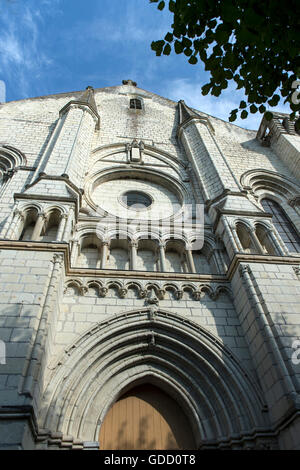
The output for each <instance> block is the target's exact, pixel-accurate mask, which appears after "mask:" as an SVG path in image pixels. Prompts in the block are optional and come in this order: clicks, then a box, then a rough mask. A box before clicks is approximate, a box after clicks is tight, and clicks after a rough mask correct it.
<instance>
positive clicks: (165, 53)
mask: <svg viewBox="0 0 300 470" xmlns="http://www.w3.org/2000/svg"><path fill="white" fill-rule="evenodd" d="M163 54H164V55H170V54H171V46H170V44H166V45H165V47H164V50H163Z"/></svg>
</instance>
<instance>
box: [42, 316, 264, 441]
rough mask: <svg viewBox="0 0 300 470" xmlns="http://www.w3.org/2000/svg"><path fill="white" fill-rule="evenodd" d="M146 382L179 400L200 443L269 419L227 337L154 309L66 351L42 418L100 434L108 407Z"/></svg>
mask: <svg viewBox="0 0 300 470" xmlns="http://www.w3.org/2000/svg"><path fill="white" fill-rule="evenodd" d="M143 382H152V383H154V384H156V385H157V386H159V387H161V388H162V389H164V390H165V391H166V392H167V393H169V394H170V395H171V396H173V398H174V399H175V400H177V402H179V403H180V405H181V406H182V408H183V409H184V411H185V413H186V416H187V417H188V419H189V420H190V424H191V428H192V430H193V434H194V437H195V441H196V443H197V446H200V444H201V442H211V441H216V442H221V441H224V440H225V441H227V440H228V439H230V437H233V435H234V437H235V438H238V437H241V436H245V435H247V434H250V433H251V434H252V433H253V432H255V430H258V429H259V430H262V429H264V428H265V425H266V424H267V423H266V422H265V419H266V418H265V417H264V415H265V413H262V408H263V400H262V397H261V393H260V390H258V389H257V387H256V386H255V381H254V380H253V379H252V378H250V377H249V376H248V374H247V373H246V371H245V370H243V368H242V367H241V365H240V364H239V362H238V361H237V359H236V358H235V357H234V356H233V354H232V353H231V352H230V351H229V350H228V349H227V348H226V347H225V346H224V345H223V344H222V342H220V341H219V340H218V339H217V338H216V337H214V336H213V335H212V334H211V333H209V332H208V331H206V330H205V329H204V328H203V327H200V326H199V325H196V324H194V323H193V322H190V321H189V320H187V319H185V318H183V317H180V316H178V315H175V314H173V313H170V312H167V311H163V310H158V311H155V310H153V309H151V308H144V309H141V310H139V311H137V310H136V311H131V312H126V313H124V314H120V315H116V316H114V317H111V318H110V319H109V320H107V321H105V322H102V323H99V324H97V325H95V326H94V328H92V329H91V330H89V331H87V332H86V333H85V334H84V335H83V336H81V337H80V338H79V339H78V340H77V341H76V342H75V343H74V344H72V345H71V346H70V347H69V348H68V349H67V350H66V351H65V354H64V357H63V358H61V359H60V360H59V361H58V362H57V365H56V367H55V368H54V370H53V371H52V374H51V376H49V377H48V386H47V387H46V390H45V393H44V396H43V400H42V403H44V404H45V403H47V406H46V407H45V408H44V409H43V410H42V411H41V416H42V422H41V423H40V424H41V426H42V427H43V428H46V429H49V430H50V431H52V432H55V431H60V432H62V433H63V434H67V435H69V436H70V435H71V436H73V437H74V438H80V439H82V440H87V441H91V440H92V441H93V440H97V438H98V432H99V428H100V426H101V423H102V421H103V419H104V417H105V414H106V412H107V411H108V409H109V407H110V406H111V405H112V404H113V403H114V402H115V401H116V400H117V399H118V397H119V396H120V395H121V394H122V393H124V391H126V390H128V389H130V388H131V387H133V386H135V385H137V384H140V383H143Z"/></svg>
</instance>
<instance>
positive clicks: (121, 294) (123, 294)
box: [119, 287, 128, 299]
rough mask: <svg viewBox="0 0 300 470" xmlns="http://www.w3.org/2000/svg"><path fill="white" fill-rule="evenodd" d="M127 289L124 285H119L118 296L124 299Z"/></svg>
mask: <svg viewBox="0 0 300 470" xmlns="http://www.w3.org/2000/svg"><path fill="white" fill-rule="evenodd" d="M127 292H128V291H127V289H126V288H125V287H120V289H119V296H120V297H121V299H124V298H125V297H126V295H127Z"/></svg>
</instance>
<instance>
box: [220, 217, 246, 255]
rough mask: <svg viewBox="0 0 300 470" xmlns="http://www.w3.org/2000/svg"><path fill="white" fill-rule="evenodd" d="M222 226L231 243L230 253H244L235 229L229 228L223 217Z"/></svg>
mask: <svg viewBox="0 0 300 470" xmlns="http://www.w3.org/2000/svg"><path fill="white" fill-rule="evenodd" d="M223 225H224V229H225V232H226V234H227V236H228V239H229V241H230V243H231V249H232V251H233V252H234V253H238V252H239V251H244V249H243V247H242V244H241V242H240V239H239V237H238V235H237V233H236V230H235V228H231V227H230V225H229V222H228V220H227V219H226V217H223Z"/></svg>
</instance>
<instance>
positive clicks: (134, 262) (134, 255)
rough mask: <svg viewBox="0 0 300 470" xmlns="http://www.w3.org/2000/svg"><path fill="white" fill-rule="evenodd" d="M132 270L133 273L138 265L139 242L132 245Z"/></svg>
mask: <svg viewBox="0 0 300 470" xmlns="http://www.w3.org/2000/svg"><path fill="white" fill-rule="evenodd" d="M129 246H130V269H132V270H133V271H135V270H136V265H137V247H138V242H136V241H132V242H131V243H130V244H129Z"/></svg>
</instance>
